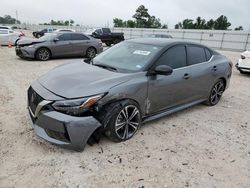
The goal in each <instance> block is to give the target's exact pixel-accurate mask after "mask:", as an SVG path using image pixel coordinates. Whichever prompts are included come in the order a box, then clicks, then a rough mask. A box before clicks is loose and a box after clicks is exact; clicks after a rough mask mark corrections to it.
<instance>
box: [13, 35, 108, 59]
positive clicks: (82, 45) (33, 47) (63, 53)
mask: <svg viewBox="0 0 250 188" xmlns="http://www.w3.org/2000/svg"><path fill="white" fill-rule="evenodd" d="M102 51H103V47H102V42H101V40H99V39H94V38H92V37H89V36H86V35H84V34H82V33H72V32H63V33H62V32H55V33H48V34H46V35H44V36H43V37H41V38H39V39H35V38H24V39H20V40H19V41H18V42H17V44H16V54H17V55H18V56H19V57H21V58H33V59H38V60H41V61H46V60H49V59H50V58H56V57H89V58H94V57H95V56H96V54H97V53H100V52H102Z"/></svg>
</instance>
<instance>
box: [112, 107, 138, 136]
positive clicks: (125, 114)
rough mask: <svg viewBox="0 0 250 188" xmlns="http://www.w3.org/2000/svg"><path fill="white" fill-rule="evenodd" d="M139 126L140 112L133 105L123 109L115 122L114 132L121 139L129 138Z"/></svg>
mask: <svg viewBox="0 0 250 188" xmlns="http://www.w3.org/2000/svg"><path fill="white" fill-rule="evenodd" d="M139 126H140V112H139V110H138V108H137V107H136V106H134V105H128V106H126V107H124V108H123V109H122V110H121V111H120V113H119V114H118V116H117V118H116V122H115V132H116V134H117V136H118V137H119V138H121V139H123V140H124V139H128V138H131V137H132V136H133V135H134V134H135V133H136V131H137V130H138V128H139Z"/></svg>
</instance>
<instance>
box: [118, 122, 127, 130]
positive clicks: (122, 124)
mask: <svg viewBox="0 0 250 188" xmlns="http://www.w3.org/2000/svg"><path fill="white" fill-rule="evenodd" d="M125 125H126V122H122V123H117V124H116V125H115V126H116V131H119V130H120V129H121V128H123V127H124V126H125Z"/></svg>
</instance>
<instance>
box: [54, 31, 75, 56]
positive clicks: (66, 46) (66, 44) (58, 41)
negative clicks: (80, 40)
mask: <svg viewBox="0 0 250 188" xmlns="http://www.w3.org/2000/svg"><path fill="white" fill-rule="evenodd" d="M50 49H51V51H52V54H53V56H61V57H64V56H69V55H71V54H72V42H71V34H70V33H63V34H59V35H58V36H57V37H56V38H55V40H53V41H51V47H50Z"/></svg>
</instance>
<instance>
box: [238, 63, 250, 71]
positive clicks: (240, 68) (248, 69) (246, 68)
mask: <svg viewBox="0 0 250 188" xmlns="http://www.w3.org/2000/svg"><path fill="white" fill-rule="evenodd" d="M235 67H236V69H237V70H239V71H244V72H250V67H247V66H241V65H240V64H239V63H237V64H236V65H235Z"/></svg>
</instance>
